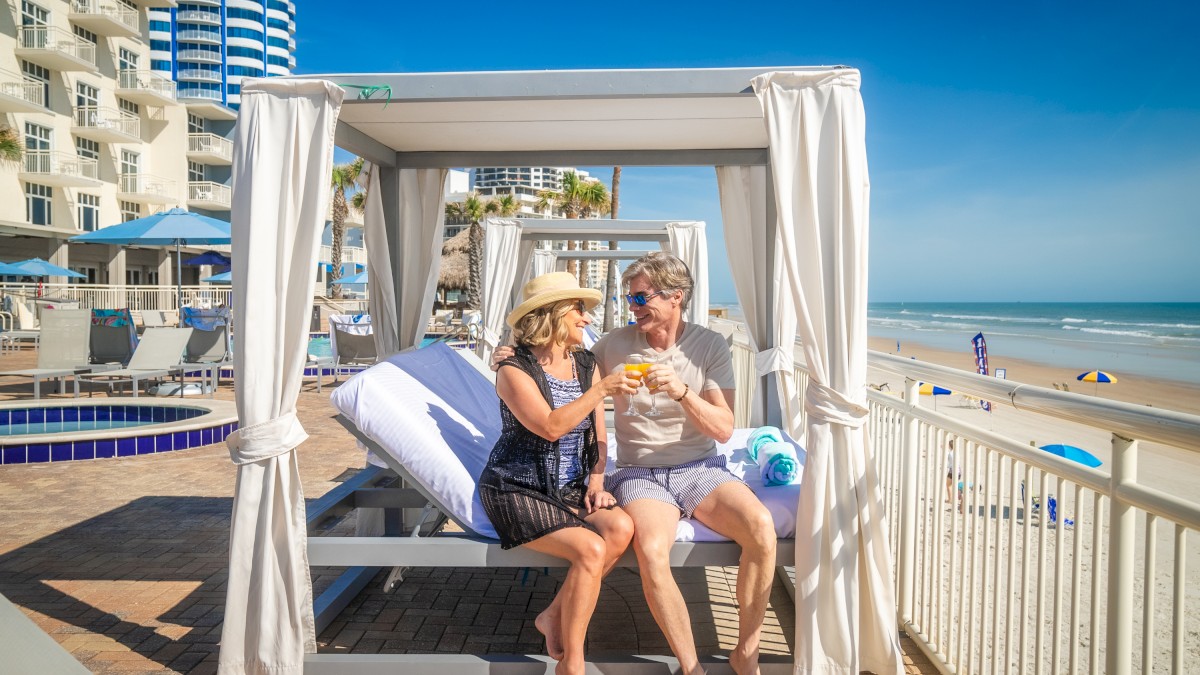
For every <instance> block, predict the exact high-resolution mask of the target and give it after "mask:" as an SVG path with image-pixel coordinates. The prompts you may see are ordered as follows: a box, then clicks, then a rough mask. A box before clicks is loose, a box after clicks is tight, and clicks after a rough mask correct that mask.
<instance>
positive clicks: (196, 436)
mask: <svg viewBox="0 0 1200 675" xmlns="http://www.w3.org/2000/svg"><path fill="white" fill-rule="evenodd" d="M202 445H204V439H203V438H201V435H200V430H199V429H197V430H195V431H189V432H187V447H189V448H198V447H200V446H202Z"/></svg>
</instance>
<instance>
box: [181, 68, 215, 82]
mask: <svg viewBox="0 0 1200 675" xmlns="http://www.w3.org/2000/svg"><path fill="white" fill-rule="evenodd" d="M179 79H181V80H203V81H205V82H220V81H221V71H219V70H204V69H203V68H187V69H185V70H180V71H179Z"/></svg>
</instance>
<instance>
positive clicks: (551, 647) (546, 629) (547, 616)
mask: <svg viewBox="0 0 1200 675" xmlns="http://www.w3.org/2000/svg"><path fill="white" fill-rule="evenodd" d="M533 625H534V627H536V628H537V629H538V632H539V633H541V634H542V635H544V636H545V637H546V653H547V654H549V655H550V658H552V659H554V660H555V661H562V657H563V646H562V636H561V635H559V633H558V631H559V626H558V615H557V613H555V614H553V615H552V614H551V613H550V608H549V607H547V608H546V611H544V612H542V613H541V614H538V615H537V618H536V619H534V620H533Z"/></svg>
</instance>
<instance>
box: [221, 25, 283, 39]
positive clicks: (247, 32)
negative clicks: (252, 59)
mask: <svg viewBox="0 0 1200 675" xmlns="http://www.w3.org/2000/svg"><path fill="white" fill-rule="evenodd" d="M284 29H285V30H286V26H285V27H284ZM225 35H226V36H227V37H231V38H247V39H249V40H258V41H259V42H262V41H263V39H264V36H263V33H262V31H261V30H254V29H252V28H227V29H226V30H225Z"/></svg>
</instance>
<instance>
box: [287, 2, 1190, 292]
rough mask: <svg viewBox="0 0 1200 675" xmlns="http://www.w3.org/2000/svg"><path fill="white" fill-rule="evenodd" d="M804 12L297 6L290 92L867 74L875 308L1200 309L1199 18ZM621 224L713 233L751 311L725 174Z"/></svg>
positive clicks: (648, 174) (636, 204)
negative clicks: (496, 75) (522, 78)
mask: <svg viewBox="0 0 1200 675" xmlns="http://www.w3.org/2000/svg"><path fill="white" fill-rule="evenodd" d="M807 4H808V3H791V2H789V3H784V2H779V3H763V2H738V3H725V2H720V3H706V2H693V3H648V2H642V3H625V2H602V3H593V4H589V5H570V6H566V5H562V4H561V3H553V4H551V3H539V2H526V3H512V4H505V3H474V2H456V3H431V4H429V5H425V4H424V3H411V4H410V3H393V2H375V1H367V0H360V1H359V2H356V3H354V4H353V7H354V10H353V11H352V12H347V11H345V7H346V5H343V4H342V3H335V2H324V1H313V0H301V1H300V2H298V7H297V16H296V23H297V31H296V42H297V51H296V59H297V70H296V72H297V73H299V74H307V73H332V72H389V71H399V72H402V71H463V70H527V69H533V70H541V69H568V68H679V67H730V66H774V65H824V64H844V65H849V66H853V67H856V68H859V69H860V70H861V71H862V75H863V84H862V95H863V100H864V103H865V105H866V111H867V153H868V159H869V162H870V171H871V188H872V199H871V265H870V299H871V300H872V301H879V302H888V301H1030V302H1032V301H1200V264H1197V262H1196V258H1197V253H1198V252H1200V39H1197V37H1196V33H1197V30H1198V29H1200V4H1197V3H1193V2H1169V3H1163V2H1143V3H1137V4H1136V5H1134V4H1132V3H1129V4H1118V3H1109V2H1093V3H1086V4H1084V3H1053V2H1040V3H1025V2H1014V3H945V4H938V5H934V4H933V3H882V2H881V3H871V2H859V3H836V4H835V3H823V4H822V5H820V6H806V5H807ZM1066 5H1070V7H1067V6H1066ZM398 7H404V9H403V10H401V9H398ZM585 168H588V169H589V170H591V171H592V172H593V174H594V175H596V176H598V177H600V178H602V179H603V180H605V182H608V181H609V180H610V179H611V168H608V167H585ZM621 216H622V217H624V218H648V219H657V218H672V219H696V220H704V221H706V222H707V223H708V224H709V242H710V258H711V268H712V269H710V271H709V277H710V282H711V284H712V298H713V301H714V302H735V301H736V297H735V295H734V292H733V286H732V283H731V281H730V278H729V271H728V270H729V268H728V262H727V261H726V258H725V249H724V243H723V239H722V237H723V235H722V232H721V228H720V223H721V214H720V208H719V204H718V199H717V192H716V179H715V177H714V173H713V170H712V169H711V168H687V169H666V168H657V169H656V168H634V167H630V168H627V169H625V170H624V172H623V174H622V181H621Z"/></svg>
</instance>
